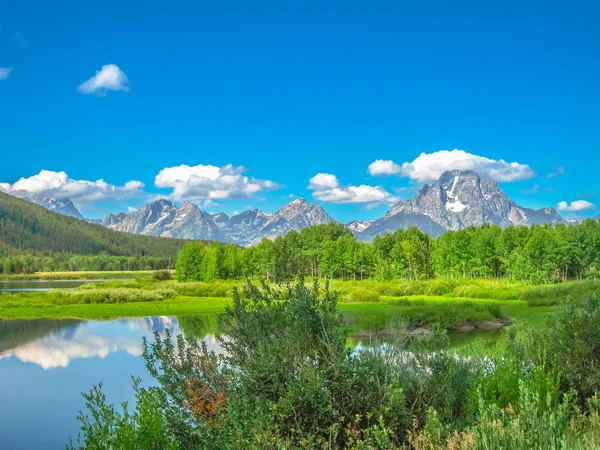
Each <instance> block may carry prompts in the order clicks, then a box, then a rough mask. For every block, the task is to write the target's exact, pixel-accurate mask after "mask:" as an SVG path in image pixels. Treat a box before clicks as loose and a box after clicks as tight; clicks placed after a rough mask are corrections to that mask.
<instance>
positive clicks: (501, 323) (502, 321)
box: [477, 317, 512, 331]
mask: <svg viewBox="0 0 600 450" xmlns="http://www.w3.org/2000/svg"><path fill="white" fill-rule="evenodd" d="M509 325H512V320H510V319H509V318H508V317H500V318H498V319H496V320H482V321H481V322H479V324H477V329H478V330H481V331H490V330H499V329H500V328H504V327H507V326H509Z"/></svg>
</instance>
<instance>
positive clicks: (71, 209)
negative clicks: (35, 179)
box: [24, 197, 85, 220]
mask: <svg viewBox="0 0 600 450" xmlns="http://www.w3.org/2000/svg"><path fill="white" fill-rule="evenodd" d="M24 200H29V201H30V202H32V203H35V204H36V205H40V206H43V207H44V208H46V209H49V210H50V211H54V212H56V213H59V214H62V215H63V216H69V217H75V218H76V219H80V220H85V219H84V217H83V216H82V215H81V213H80V212H79V210H78V209H77V208H76V207H75V205H74V204H73V202H72V201H71V200H69V199H66V200H56V199H54V198H49V197H33V198H24Z"/></svg>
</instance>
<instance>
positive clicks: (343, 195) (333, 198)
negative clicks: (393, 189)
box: [308, 173, 400, 205]
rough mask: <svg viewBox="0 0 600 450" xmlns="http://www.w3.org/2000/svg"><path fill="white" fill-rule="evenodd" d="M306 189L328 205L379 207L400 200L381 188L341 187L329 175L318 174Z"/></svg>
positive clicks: (362, 185) (335, 179)
mask: <svg viewBox="0 0 600 450" xmlns="http://www.w3.org/2000/svg"><path fill="white" fill-rule="evenodd" d="M308 189H310V190H312V191H314V192H313V196H314V197H315V198H316V199H318V200H321V201H323V202H329V203H367V204H371V205H379V204H384V203H389V204H392V203H396V202H398V201H399V200H400V199H399V198H398V197H396V196H394V195H392V194H390V193H389V192H387V191H386V190H385V189H383V187H381V186H366V185H364V184H361V185H360V186H341V185H340V182H339V180H338V178H337V177H336V176H335V175H332V174H330V173H318V174H316V175H315V176H314V177H312V178H311V179H310V180H309V185H308Z"/></svg>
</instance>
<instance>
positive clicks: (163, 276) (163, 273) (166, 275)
mask: <svg viewBox="0 0 600 450" xmlns="http://www.w3.org/2000/svg"><path fill="white" fill-rule="evenodd" d="M152 278H153V279H155V280H158V281H167V280H170V279H171V278H172V275H171V271H170V270H157V271H155V272H153V273H152Z"/></svg>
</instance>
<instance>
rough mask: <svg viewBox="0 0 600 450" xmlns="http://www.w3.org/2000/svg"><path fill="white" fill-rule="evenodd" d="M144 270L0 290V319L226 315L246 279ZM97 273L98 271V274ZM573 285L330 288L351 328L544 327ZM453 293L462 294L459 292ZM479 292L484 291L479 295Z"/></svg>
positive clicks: (354, 284)
mask: <svg viewBox="0 0 600 450" xmlns="http://www.w3.org/2000/svg"><path fill="white" fill-rule="evenodd" d="M135 273H136V274H140V272H135ZM121 274H123V273H122V272H120V273H119V275H121ZM142 274H143V275H142V276H138V277H136V278H135V279H132V280H127V281H111V280H110V279H108V280H107V281H106V282H103V283H101V284H95V283H88V284H85V285H83V286H81V287H79V288H76V289H73V290H71V291H58V290H57V291H50V292H33V293H31V292H29V293H20V294H4V295H0V317H2V318H42V317H44V318H83V319H85V318H114V317H139V316H151V315H179V316H184V315H185V316H201V315H205V314H221V313H223V312H224V311H225V306H226V305H227V304H228V302H229V301H230V300H229V299H228V298H229V297H230V295H231V290H232V289H233V288H234V287H236V286H239V285H240V284H242V282H240V281H221V282H215V283H179V282H177V281H175V280H168V281H157V280H154V279H153V278H152V277H151V274H152V272H143V273H142ZM97 275H98V274H97V273H92V276H93V277H96V276H97ZM115 275H116V273H115ZM115 277H116V278H118V276H115ZM598 286H600V283H599V284H598ZM567 287H568V286H567V285H554V286H550V287H544V288H527V287H524V286H521V285H517V284H515V283H511V282H506V281H503V282H501V281H495V280H494V281H489V280H434V281H423V282H412V283H409V282H405V281H394V282H386V283H377V282H375V281H362V282H360V281H339V280H336V281H334V282H333V283H331V286H330V288H331V289H332V290H336V291H338V292H339V293H340V300H341V301H340V303H339V308H340V310H341V311H342V313H343V314H344V316H345V320H346V322H347V323H348V327H349V329H350V330H351V331H360V330H367V329H371V330H381V329H384V328H386V327H388V326H389V325H391V324H396V323H403V324H406V325H408V326H426V327H432V326H439V327H441V328H450V327H453V326H456V325H458V324H460V323H462V322H467V323H470V324H473V325H477V324H478V323H479V322H481V321H484V320H494V319H496V318H499V317H501V316H506V317H509V318H511V319H512V320H521V321H525V322H527V323H529V324H531V325H533V326H540V325H542V324H543V322H544V320H545V317H546V316H547V315H548V313H549V312H552V311H553V310H554V309H555V308H556V307H554V306H543V307H542V306H540V307H536V308H532V307H531V306H530V305H531V300H530V299H532V298H539V297H540V296H541V295H542V294H541V293H543V294H544V295H548V296H551V297H552V298H561V295H563V294H564V289H565V288H567ZM588 287H589V285H588V284H585V283H582V284H581V286H580V287H577V288H575V287H573V286H571V287H568V289H569V292H575V291H577V292H579V291H582V292H585V291H586V290H587V288H588ZM560 288H562V289H563V290H561V289H560ZM432 293H433V294H432ZM453 293H461V294H463V295H452V294H453ZM476 293H480V294H481V295H480V296H479V297H477V296H475V294H476ZM525 295H528V296H529V297H528V301H524V300H518V298H519V297H522V296H525ZM582 295H583V294H582ZM528 302H529V303H528Z"/></svg>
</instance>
